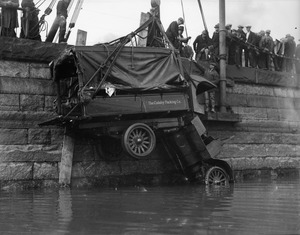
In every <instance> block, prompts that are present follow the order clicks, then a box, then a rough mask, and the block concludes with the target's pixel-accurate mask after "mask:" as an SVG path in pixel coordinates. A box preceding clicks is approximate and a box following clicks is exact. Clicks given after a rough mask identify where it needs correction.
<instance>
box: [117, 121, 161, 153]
mask: <svg viewBox="0 0 300 235" xmlns="http://www.w3.org/2000/svg"><path fill="white" fill-rule="evenodd" d="M122 145H123V148H124V150H125V151H126V152H127V153H128V154H129V155H130V156H132V157H134V158H137V159H141V158H143V157H146V156H148V155H149V154H150V153H151V152H152V151H153V149H154V148H155V145H156V137H155V134H154V132H153V130H152V129H151V128H150V127H149V126H148V125H146V124H144V123H135V124H133V125H131V126H130V127H128V128H127V130H126V131H125V133H124V135H123V139H122Z"/></svg>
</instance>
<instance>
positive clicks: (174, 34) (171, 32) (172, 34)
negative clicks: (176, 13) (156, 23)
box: [166, 17, 184, 49]
mask: <svg viewBox="0 0 300 235" xmlns="http://www.w3.org/2000/svg"><path fill="white" fill-rule="evenodd" d="M181 24H184V20H183V18H181V17H179V18H178V20H177V21H173V22H172V23H171V24H170V25H169V27H168V29H167V31H166V35H167V37H168V39H169V41H170V42H171V43H172V45H173V46H174V47H175V48H176V49H179V46H180V43H179V34H178V26H179V25H181Z"/></svg>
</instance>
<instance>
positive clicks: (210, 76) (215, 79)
mask: <svg viewBox="0 0 300 235" xmlns="http://www.w3.org/2000/svg"><path fill="white" fill-rule="evenodd" d="M216 67H217V64H216V63H214V62H211V63H210V65H209V68H208V69H207V70H206V71H205V73H204V77H205V78H207V80H209V81H210V82H212V83H213V84H215V85H217V86H218V85H219V81H220V76H219V73H218V72H217V70H216ZM204 97H205V112H206V113H208V112H209V111H211V112H212V113H215V112H216V109H215V106H216V101H215V100H216V89H212V90H209V91H206V92H205V93H204Z"/></svg>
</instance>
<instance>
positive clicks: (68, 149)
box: [59, 128, 75, 187]
mask: <svg viewBox="0 0 300 235" xmlns="http://www.w3.org/2000/svg"><path fill="white" fill-rule="evenodd" d="M74 144H75V141H74V138H73V136H72V135H71V132H70V131H69V130H68V129H67V128H66V129H65V134H64V142H63V148H62V154H61V162H60V171H59V184H60V185H61V186H63V187H66V186H70V184H71V176H72V164H73V155H74Z"/></svg>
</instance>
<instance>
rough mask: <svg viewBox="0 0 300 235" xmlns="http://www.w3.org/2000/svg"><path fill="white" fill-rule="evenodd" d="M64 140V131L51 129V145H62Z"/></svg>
mask: <svg viewBox="0 0 300 235" xmlns="http://www.w3.org/2000/svg"><path fill="white" fill-rule="evenodd" d="M63 140H64V129H63V128H57V129H51V143H52V144H61V143H62V142H63Z"/></svg>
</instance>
